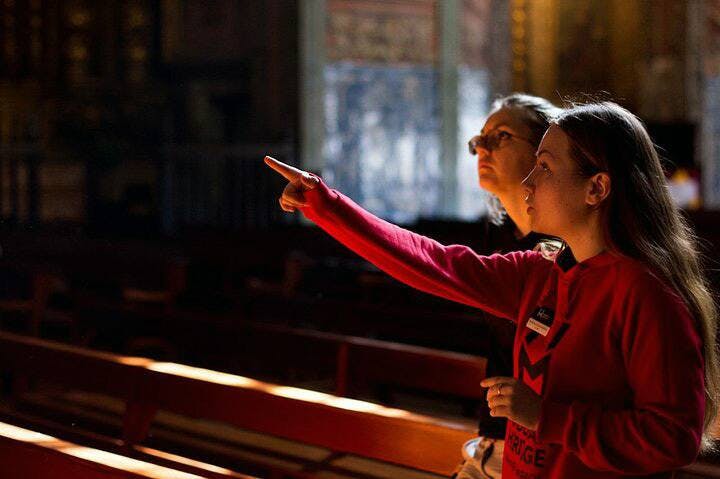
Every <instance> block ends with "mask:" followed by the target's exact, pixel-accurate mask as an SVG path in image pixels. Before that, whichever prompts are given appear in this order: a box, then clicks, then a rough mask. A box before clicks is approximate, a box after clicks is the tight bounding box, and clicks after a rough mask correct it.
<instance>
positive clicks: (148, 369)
mask: <svg viewBox="0 0 720 479" xmlns="http://www.w3.org/2000/svg"><path fill="white" fill-rule="evenodd" d="M0 369H2V370H4V371H5V372H10V373H13V374H14V375H15V377H16V380H15V384H16V385H19V390H20V391H27V390H28V389H30V388H31V386H32V381H33V380H39V379H42V380H44V381H49V382H52V383H55V384H58V385H61V386H62V387H63V388H67V389H69V388H79V389H84V390H89V391H95V392H101V393H103V394H107V395H111V396H114V397H119V398H121V399H122V400H123V401H124V402H125V404H126V408H125V412H124V415H123V434H122V440H123V444H124V448H125V450H128V451H132V452H133V453H134V454H140V455H141V457H148V456H147V454H149V453H148V452H147V451H144V450H140V449H139V445H140V444H141V443H142V442H143V441H144V440H145V438H146V436H147V433H148V430H149V427H150V425H151V423H152V421H153V418H154V417H155V415H156V413H157V411H158V410H163V411H170V412H173V413H177V414H182V415H185V416H189V417H193V418H203V419H210V420H214V421H220V422H222V423H226V424H230V425H233V426H237V427H240V428H244V429H250V430H254V431H260V432H263V433H265V434H270V435H274V436H278V437H282V438H285V439H289V440H292V441H299V442H302V443H305V444H310V445H315V446H320V447H323V448H327V449H329V450H331V451H333V453H332V455H333V457H338V455H344V454H352V455H357V456H361V457H365V458H370V459H374V460H379V461H386V462H389V463H393V464H396V465H400V466H405V467H410V468H413V469H417V470H420V471H427V472H431V473H434V474H438V475H444V476H448V475H449V474H450V473H451V472H452V470H453V469H454V468H455V466H456V465H457V464H458V462H459V461H460V446H461V445H462V444H463V443H464V442H465V441H466V440H468V439H470V438H471V437H472V436H473V434H474V427H472V425H469V424H466V423H456V422H451V421H442V420H438V419H435V418H431V417H427V416H421V415H418V414H413V413H410V412H407V411H403V410H399V409H390V408H386V407H383V406H380V405H377V404H373V403H367V402H362V401H356V400H352V399H348V398H341V397H337V396H333V395H329V394H324V393H319V392H314V391H308V390H304V389H299V388H292V387H287V386H280V385H274V384H269V383H264V382H260V381H256V380H254V379H250V378H246V377H242V376H235V375H230V374H225V373H219V372H217V371H211V370H205V369H199V368H193V367H188V366H184V365H180V364H175V363H162V362H154V361H151V360H147V359H142V358H129V357H122V356H115V355H111V354H106V353H99V352H95V351H89V350H84V349H80V348H74V347H70V346H65V345H60V344H56V343H52V342H48V341H42V340H38V339H35V338H26V337H20V336H16V335H11V334H7V333H0ZM19 378H22V379H19ZM142 455H144V456H142ZM176 467H177V468H178V469H182V470H187V471H191V472H192V471H193V470H194V469H192V468H190V467H185V466H184V465H182V464H179V465H177V466H176ZM322 467H325V466H324V465H323V466H322ZM283 474H286V475H288V477H304V476H303V475H302V474H298V473H296V474H295V475H292V474H289V473H288V472H287V471H283ZM216 477H225V476H216ZM278 477H280V476H278Z"/></svg>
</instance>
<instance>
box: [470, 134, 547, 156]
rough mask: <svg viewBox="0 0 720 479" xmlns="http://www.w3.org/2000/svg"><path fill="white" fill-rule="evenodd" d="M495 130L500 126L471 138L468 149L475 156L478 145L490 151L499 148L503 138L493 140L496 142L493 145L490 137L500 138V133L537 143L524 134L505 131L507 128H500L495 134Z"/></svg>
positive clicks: (531, 143)
mask: <svg viewBox="0 0 720 479" xmlns="http://www.w3.org/2000/svg"><path fill="white" fill-rule="evenodd" d="M494 131H498V128H494V129H492V130H490V131H489V132H487V133H485V134H484V135H483V134H482V133H481V134H479V135H475V136H473V137H472V138H470V140H468V149H469V150H470V154H471V155H473V156H474V155H475V154H476V151H475V149H476V148H477V147H478V146H479V147H481V148H483V149H485V150H487V151H490V152H492V151H495V150H497V149H499V147H500V141H501V140H499V139H497V140H494V141H493V142H494V143H495V144H494V145H491V144H490V139H491V138H498V136H499V135H500V133H505V134H507V135H510V137H511V138H517V139H518V140H522V141H524V142H526V143H528V144H530V145H535V143H534V142H533V141H531V140H529V139H527V138H524V137H522V136H519V135H516V134H515V133H511V132H509V131H505V130H500V131H499V132H498V133H496V134H493V132H494Z"/></svg>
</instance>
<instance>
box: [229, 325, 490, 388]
mask: <svg viewBox="0 0 720 479" xmlns="http://www.w3.org/2000/svg"><path fill="white" fill-rule="evenodd" d="M235 327H236V328H237V331H238V336H240V337H239V338H238V339H237V341H238V343H239V345H240V346H243V347H248V348H250V347H251V349H248V350H246V352H245V353H246V354H247V353H249V354H251V355H253V356H256V357H258V358H259V359H260V360H264V359H265V358H266V357H267V359H268V360H275V361H281V362H284V363H285V364H286V365H288V364H293V362H298V361H303V359H302V358H301V356H302V355H305V356H313V358H312V359H311V361H317V359H316V358H317V357H318V356H319V357H321V358H323V360H324V361H326V362H329V361H328V360H333V359H334V361H333V362H334V365H335V370H334V376H335V387H334V394H335V395H338V396H346V395H348V393H349V392H352V391H353V390H355V391H357V390H358V389H360V387H361V386H363V385H368V384H369V385H378V384H382V385H389V386H401V387H406V388H411V389H416V390H421V391H428V392H434V393H440V394H446V395H449V396H455V397H458V398H466V399H476V400H484V399H485V391H484V389H483V388H481V387H480V381H482V380H483V379H484V378H485V372H486V368H487V359H486V358H483V357H479V356H473V355H469V354H461V353H454V352H449V351H441V350H438V349H431V348H424V347H419V346H412V345H407V344H401V343H394V342H390V341H380V340H375V339H367V338H358V337H354V336H348V335H342V334H334V333H327V332H321V331H314V330H310V329H304V328H292V327H288V326H282V325H276V324H267V323H260V322H255V321H236V322H235ZM330 354H332V356H330ZM309 366H312V367H318V365H315V364H309Z"/></svg>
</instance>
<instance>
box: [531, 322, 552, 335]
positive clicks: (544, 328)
mask: <svg viewBox="0 0 720 479" xmlns="http://www.w3.org/2000/svg"><path fill="white" fill-rule="evenodd" d="M527 327H528V328H530V329H532V330H533V331H535V332H536V333H538V334H542V335H543V336H547V333H548V331H550V326H548V325H547V324H543V323H541V322H540V321H538V320H536V319H535V318H530V319H528V322H527Z"/></svg>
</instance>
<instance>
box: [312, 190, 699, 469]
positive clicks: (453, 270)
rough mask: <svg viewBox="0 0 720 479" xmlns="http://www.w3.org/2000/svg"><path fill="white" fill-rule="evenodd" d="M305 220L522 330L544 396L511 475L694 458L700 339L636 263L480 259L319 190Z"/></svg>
mask: <svg viewBox="0 0 720 479" xmlns="http://www.w3.org/2000/svg"><path fill="white" fill-rule="evenodd" d="M306 198H307V200H308V203H309V205H308V206H307V207H305V208H302V209H301V211H302V212H303V213H304V214H305V216H306V217H307V218H309V219H310V220H312V221H314V222H315V223H316V224H318V225H319V226H320V227H321V228H323V229H324V230H325V231H327V232H328V233H329V234H331V235H332V236H333V237H335V238H336V239H337V240H339V241H340V242H342V243H343V244H344V245H346V246H347V247H348V248H350V249H351V250H353V251H355V252H356V253H358V254H359V255H360V256H362V257H363V258H365V259H367V260H368V261H370V262H372V263H374V264H375V265H377V266H378V267H379V268H381V269H383V270H384V271H386V272H387V273H389V274H390V275H392V276H394V277H395V278H397V279H398V280H400V281H402V282H404V283H407V284H408V285H410V286H413V287H415V288H417V289H420V290H422V291H425V292H428V293H431V294H435V295H438V296H441V297H444V298H447V299H450V300H453V301H457V302H460V303H464V304H467V305H470V306H475V307H477V308H480V309H483V310H485V311H488V312H489V313H492V314H494V315H496V316H500V317H505V318H508V319H510V320H512V321H515V322H516V323H517V326H518V327H517V334H516V337H515V344H514V350H513V357H514V376H515V378H516V379H519V380H521V381H523V382H524V383H525V384H527V385H528V386H530V387H531V388H532V389H533V390H534V391H535V392H536V393H538V394H539V395H541V396H542V399H543V401H542V409H541V415H540V422H539V425H538V429H537V430H536V431H532V430H529V429H527V428H524V427H522V426H520V425H519V424H517V423H515V422H513V421H508V428H507V434H506V437H505V441H506V442H505V451H504V457H503V478H504V479H515V478H518V479H530V478H556V479H583V478H614V477H628V475H630V476H635V477H648V476H649V475H651V474H654V475H652V476H651V477H658V478H659V477H662V478H665V477H670V473H669V472H668V471H670V470H672V469H676V468H678V467H680V466H683V465H686V464H689V463H691V462H693V460H695V458H696V455H697V453H698V450H699V445H700V437H701V434H702V427H703V414H704V408H705V395H704V376H703V356H702V340H701V338H700V336H699V334H698V332H697V329H696V327H695V324H694V321H693V318H692V317H691V315H690V314H689V312H688V309H687V308H686V306H685V304H684V303H683V301H682V300H681V299H680V297H679V296H678V295H677V294H676V293H675V292H674V291H673V290H672V289H670V288H669V287H667V286H666V285H665V284H664V283H663V281H661V280H659V279H658V277H657V276H655V275H653V274H652V273H651V272H650V271H649V270H648V269H647V268H646V267H645V266H643V265H642V264H641V263H639V262H637V261H635V260H632V259H629V258H627V257H622V256H619V255H614V254H611V253H601V254H599V255H597V256H595V257H593V258H590V259H588V260H586V261H583V262H581V263H578V264H575V265H574V266H572V267H571V268H569V269H568V270H567V271H565V270H563V269H562V268H561V267H560V266H559V265H558V264H557V263H553V262H551V261H548V260H546V259H544V258H543V257H542V256H541V255H540V254H539V253H536V252H532V251H525V252H513V253H509V254H506V255H497V254H495V255H492V256H479V255H477V254H476V253H475V252H474V251H472V250H471V249H470V248H467V247H464V246H459V245H452V246H443V245H441V244H439V243H437V242H436V241H434V240H432V239H429V238H426V237H424V236H421V235H418V234H415V233H412V232H410V231H407V230H405V229H402V228H399V227H397V226H395V225H392V224H390V223H388V222H386V221H384V220H382V219H380V218H377V217H376V216H373V215H372V214H370V213H368V212H367V211H365V210H363V209H362V208H360V207H359V206H358V205H356V204H355V203H353V202H352V201H351V200H350V199H348V198H347V197H345V196H343V195H342V194H340V193H339V192H337V191H334V190H330V189H328V188H327V186H325V184H324V183H322V182H321V183H320V185H318V187H317V188H315V189H314V190H311V191H308V192H306Z"/></svg>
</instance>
